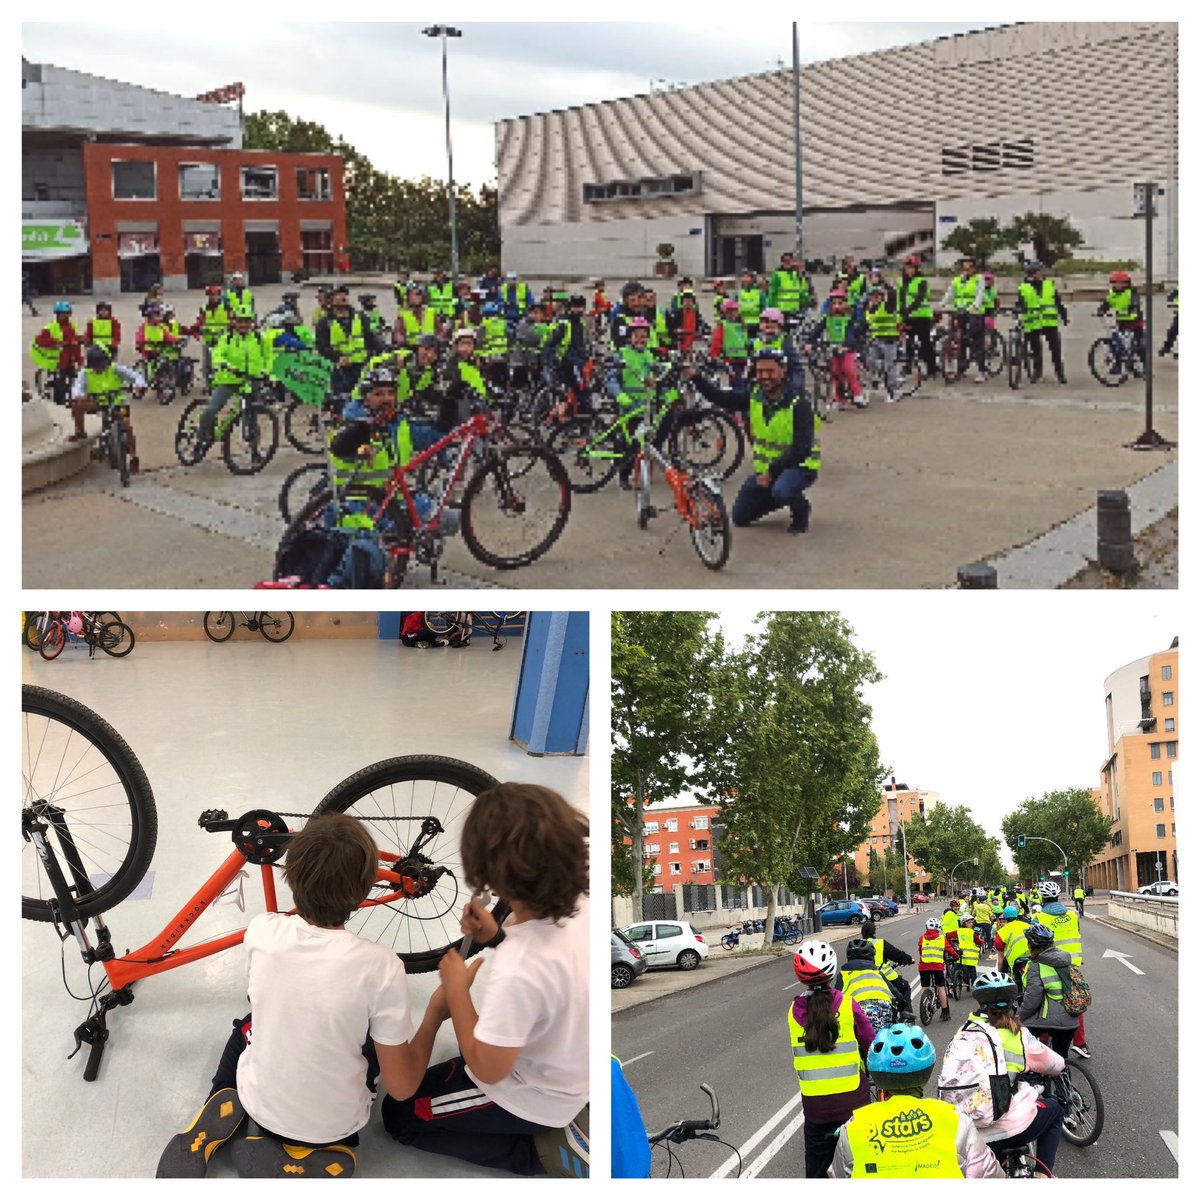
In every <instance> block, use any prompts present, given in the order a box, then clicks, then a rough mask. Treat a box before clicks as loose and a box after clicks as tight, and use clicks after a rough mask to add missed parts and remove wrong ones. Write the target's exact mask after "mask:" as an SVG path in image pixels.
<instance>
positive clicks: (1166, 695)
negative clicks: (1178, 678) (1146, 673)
mask: <svg viewBox="0 0 1200 1200" xmlns="http://www.w3.org/2000/svg"><path fill="white" fill-rule="evenodd" d="M1174 703H1175V693H1174V692H1163V708H1170V707H1171V706H1172V705H1173V704H1174Z"/></svg>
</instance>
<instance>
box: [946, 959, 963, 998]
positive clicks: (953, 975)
mask: <svg viewBox="0 0 1200 1200" xmlns="http://www.w3.org/2000/svg"><path fill="white" fill-rule="evenodd" d="M946 983H947V986H948V987H949V988H950V993H951V995H953V997H954V999H955V1000H960V999H962V976H961V975H960V974H959V971H958V968H957V967H955V968H954V970H952V971H951V972H950V978H949V979H948V980H947V981H946Z"/></svg>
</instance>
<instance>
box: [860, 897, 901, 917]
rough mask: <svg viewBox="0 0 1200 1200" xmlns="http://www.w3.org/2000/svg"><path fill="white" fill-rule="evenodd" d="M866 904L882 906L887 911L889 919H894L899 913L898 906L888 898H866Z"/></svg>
mask: <svg viewBox="0 0 1200 1200" xmlns="http://www.w3.org/2000/svg"><path fill="white" fill-rule="evenodd" d="M866 902H867V903H868V904H879V905H882V906H883V907H884V908H886V909H887V915H888V916H889V917H894V916H895V915H896V914H897V913H898V912H899V911H900V905H898V904H897V903H896V902H895V900H893V899H892V898H891V897H890V896H867V897H866Z"/></svg>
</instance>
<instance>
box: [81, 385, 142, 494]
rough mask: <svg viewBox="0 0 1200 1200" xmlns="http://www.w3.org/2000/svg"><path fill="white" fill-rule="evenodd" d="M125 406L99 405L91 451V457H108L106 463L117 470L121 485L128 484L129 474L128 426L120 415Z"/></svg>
mask: <svg viewBox="0 0 1200 1200" xmlns="http://www.w3.org/2000/svg"><path fill="white" fill-rule="evenodd" d="M139 394H140V393H139ZM127 407H128V405H127V404H125V403H122V404H113V403H109V404H105V405H103V406H101V408H100V436H99V438H97V440H96V443H95V446H94V447H93V451H92V457H93V458H97V459H100V460H103V459H105V458H107V459H108V465H109V466H110V467H112V469H113V470H114V471H116V472H117V475H118V476H119V477H120V480H121V486H122V487H128V486H129V474H130V467H129V460H130V453H129V426H128V424H127V423H126V421H125V420H123V419H122V415H121V414H122V413H123V412H125V411H126V409H127Z"/></svg>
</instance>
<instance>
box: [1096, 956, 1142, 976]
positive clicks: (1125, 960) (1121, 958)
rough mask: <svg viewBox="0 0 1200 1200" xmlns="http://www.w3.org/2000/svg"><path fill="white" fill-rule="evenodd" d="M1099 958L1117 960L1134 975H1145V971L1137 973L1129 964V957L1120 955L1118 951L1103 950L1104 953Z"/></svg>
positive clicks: (1135, 968)
mask: <svg viewBox="0 0 1200 1200" xmlns="http://www.w3.org/2000/svg"><path fill="white" fill-rule="evenodd" d="M1100 957H1101V958H1115V959H1117V960H1118V961H1119V962H1121V963H1123V964H1124V965H1125V966H1127V967H1128V968H1129V969H1130V970H1131V971H1132V972H1133V973H1134V974H1135V975H1145V973H1146V972H1145V971H1139V970H1138V969H1137V967H1135V966H1134V965H1133V963H1131V962H1130V961H1129V955H1128V954H1122V953H1121V952H1120V951H1119V950H1105V952H1104V953H1103V954H1102V955H1100Z"/></svg>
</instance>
